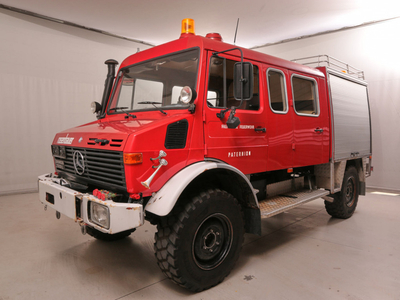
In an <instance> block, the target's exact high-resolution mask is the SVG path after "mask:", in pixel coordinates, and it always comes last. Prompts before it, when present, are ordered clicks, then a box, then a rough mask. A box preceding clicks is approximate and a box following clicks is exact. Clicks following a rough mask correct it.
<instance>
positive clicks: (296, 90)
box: [292, 75, 319, 116]
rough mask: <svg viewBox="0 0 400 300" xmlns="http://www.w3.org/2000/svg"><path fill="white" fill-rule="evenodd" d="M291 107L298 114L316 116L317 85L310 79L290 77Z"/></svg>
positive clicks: (297, 76)
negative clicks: (291, 90)
mask: <svg viewBox="0 0 400 300" xmlns="http://www.w3.org/2000/svg"><path fill="white" fill-rule="evenodd" d="M292 89H293V106H294V109H295V111H296V112H297V113H298V114H306V115H314V116H315V115H318V114H319V110H318V96H317V95H318V93H317V83H316V81H315V80H314V79H312V78H307V77H303V76H299V75H293V76H292Z"/></svg>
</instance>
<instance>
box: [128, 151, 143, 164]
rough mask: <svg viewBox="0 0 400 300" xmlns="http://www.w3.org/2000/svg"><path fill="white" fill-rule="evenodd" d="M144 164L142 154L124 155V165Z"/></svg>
mask: <svg viewBox="0 0 400 300" xmlns="http://www.w3.org/2000/svg"><path fill="white" fill-rule="evenodd" d="M142 162H143V155H142V153H124V164H126V165H137V164H141V163H142Z"/></svg>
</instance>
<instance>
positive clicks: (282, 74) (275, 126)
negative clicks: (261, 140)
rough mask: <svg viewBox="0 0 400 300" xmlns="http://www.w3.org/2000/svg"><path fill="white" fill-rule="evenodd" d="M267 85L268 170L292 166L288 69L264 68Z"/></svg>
mask: <svg viewBox="0 0 400 300" xmlns="http://www.w3.org/2000/svg"><path fill="white" fill-rule="evenodd" d="M265 74H266V82H267V86H268V91H267V93H268V99H267V101H268V106H269V107H268V108H267V134H268V171H274V170H282V169H288V168H292V167H293V154H294V153H293V152H294V151H293V115H292V110H293V108H291V107H290V106H289V98H288V89H287V87H288V86H289V84H288V82H290V75H289V71H288V70H286V69H284V68H279V67H276V66H269V67H268V68H267V70H266V73H265Z"/></svg>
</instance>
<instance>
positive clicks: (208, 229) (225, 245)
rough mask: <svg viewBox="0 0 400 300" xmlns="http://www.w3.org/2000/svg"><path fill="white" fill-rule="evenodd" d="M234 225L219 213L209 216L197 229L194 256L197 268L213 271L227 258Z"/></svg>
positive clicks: (194, 240) (193, 248) (193, 249)
mask: <svg viewBox="0 0 400 300" xmlns="http://www.w3.org/2000/svg"><path fill="white" fill-rule="evenodd" d="M232 231H233V230H232V223H231V221H230V220H229V219H228V217H227V216H225V215H223V214H220V213H217V214H213V215H210V216H208V217H207V218H206V219H205V220H204V221H203V222H202V223H201V224H200V226H199V227H198V228H197V230H196V234H195V236H194V239H193V247H192V254H193V258H194V261H195V262H196V264H197V266H198V267H200V268H201V269H203V270H211V269H214V268H216V267H217V266H219V265H220V264H221V263H222V262H223V261H224V259H225V258H226V257H227V255H228V253H229V251H230V249H231V245H232Z"/></svg>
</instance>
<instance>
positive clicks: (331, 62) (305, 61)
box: [292, 54, 365, 80]
mask: <svg viewBox="0 0 400 300" xmlns="http://www.w3.org/2000/svg"><path fill="white" fill-rule="evenodd" d="M292 61H293V62H297V63H300V64H302V65H307V66H313V67H329V68H332V69H334V70H337V71H340V72H343V73H345V74H348V75H350V76H352V77H355V78H358V79H359V78H361V79H362V80H365V78H364V71H361V70H360V69H357V68H354V67H353V66H350V65H349V64H347V63H345V62H343V61H340V60H338V59H336V58H334V57H332V56H329V55H325V54H324V55H316V56H310V57H304V58H298V59H293V60H292Z"/></svg>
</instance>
